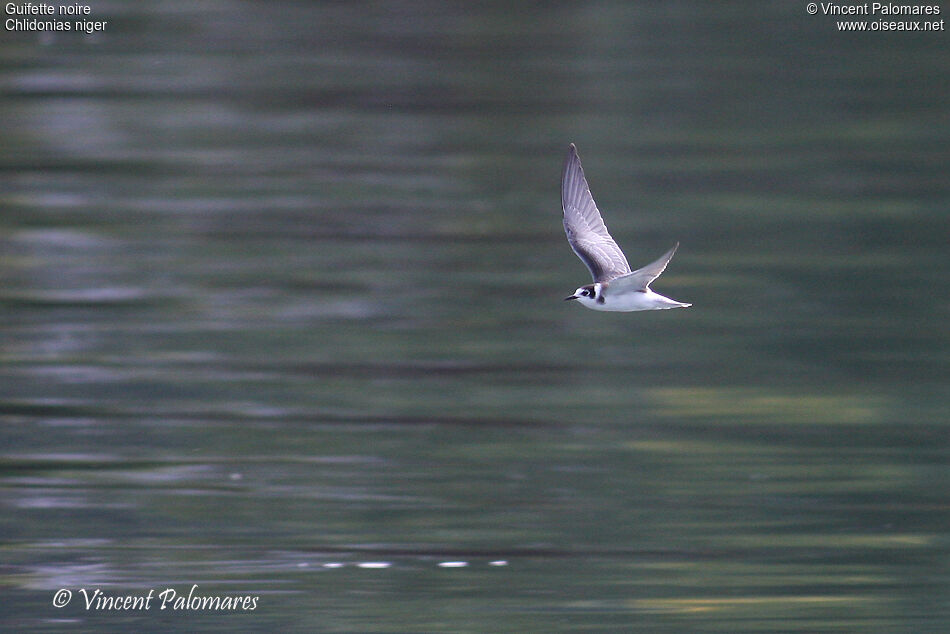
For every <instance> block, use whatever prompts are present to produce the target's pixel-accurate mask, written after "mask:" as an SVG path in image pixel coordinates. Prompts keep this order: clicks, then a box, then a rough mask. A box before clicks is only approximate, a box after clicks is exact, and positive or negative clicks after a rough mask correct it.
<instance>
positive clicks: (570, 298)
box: [564, 295, 577, 302]
mask: <svg viewBox="0 0 950 634" xmlns="http://www.w3.org/2000/svg"><path fill="white" fill-rule="evenodd" d="M572 299H577V295H571V296H570V297H565V298H564V301H565V302H569V301H571V300H572Z"/></svg>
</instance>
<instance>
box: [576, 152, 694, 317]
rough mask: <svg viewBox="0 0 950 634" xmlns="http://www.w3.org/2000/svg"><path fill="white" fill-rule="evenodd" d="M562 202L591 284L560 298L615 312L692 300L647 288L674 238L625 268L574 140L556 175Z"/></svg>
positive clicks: (673, 305)
mask: <svg viewBox="0 0 950 634" xmlns="http://www.w3.org/2000/svg"><path fill="white" fill-rule="evenodd" d="M561 206H562V207H563V208H564V232H565V233H567V241H568V242H569V243H570V245H571V248H572V249H573V250H574V253H576V254H577V257H579V258H580V259H581V261H582V262H583V263H584V264H586V265H587V268H588V269H590V274H591V276H593V278H594V283H593V284H588V285H587V286H581V287H580V288H578V289H577V290H576V291H574V294H573V295H571V296H570V297H565V298H564V300H565V301H567V300H572V299H576V300H577V301H579V302H580V303H581V304H583V305H584V306H586V307H587V308H590V309H593V310H606V311H618V312H630V311H635V310H662V309H664V308H686V307H687V306H691V304H684V303H683V302H678V301H676V300H672V299H670V298H669V297H663V296H662V295H660V294H658V293H654V292H653V291H652V290H650V283H651V282H652V281H653V280H655V279H656V278H658V277H660V274H661V273H662V272H663V271H664V269H666V265H667V264H669V262H670V260H671V259H672V258H673V254H674V253H676V247H678V246H679V242H677V243H676V244H675V245H673V248H672V249H670V250H669V251H667V252H666V253H665V254H663V257H661V258H660V259H659V260H657V261H656V262H653V263H652V264H647V265H646V266H644V267H643V268H641V269H637V270H636V271H631V270H630V265H629V264H627V258H626V257H625V256H624V254H623V251H621V250H620V247H619V246H617V243H616V242H614V239H613V238H611V237H610V234H609V233H607V227H606V225H604V220H603V218H601V217H600V212H599V211H598V210H597V204H596V203H594V198H593V197H592V196H591V195H590V187H589V186H588V185H587V179H586V178H584V169H583V168H582V167H581V160H580V158H578V156H577V148H575V147H574V144H573V143H571V147H570V149H569V150H568V153H567V162H566V163H565V164H564V175H563V176H562V177H561Z"/></svg>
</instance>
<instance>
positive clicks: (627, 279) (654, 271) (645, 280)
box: [611, 242, 680, 291]
mask: <svg viewBox="0 0 950 634" xmlns="http://www.w3.org/2000/svg"><path fill="white" fill-rule="evenodd" d="M679 246H680V243H679V242H677V243H676V244H674V245H673V248H672V249H670V250H669V251H667V252H666V253H664V254H663V255H662V256H661V257H660V259H658V260H657V261H656V262H651V263H650V264H647V265H646V266H644V267H643V268H640V269H637V270H636V271H634V272H633V273H630V274H628V275H624V276H622V277H619V278H616V279H615V280H613V281H612V282H611V287H616V288H618V289H623V290H631V291H634V290H635V291H645V290H647V288H648V287H649V286H650V282H652V281H653V280H655V279H656V278H658V277H660V274H661V273H663V271H665V270H666V265H667V264H669V263H670V260H672V259H673V254H674V253H676V249H677V248H679Z"/></svg>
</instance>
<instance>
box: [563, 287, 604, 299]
mask: <svg viewBox="0 0 950 634" xmlns="http://www.w3.org/2000/svg"><path fill="white" fill-rule="evenodd" d="M572 299H579V300H580V301H581V303H582V304H587V303H594V302H595V301H597V289H595V288H594V285H593V284H588V285H587V286H581V287H580V288H578V289H577V290H576V291H574V294H573V295H571V296H569V297H565V298H564V301H565V302H566V301H569V300H572Z"/></svg>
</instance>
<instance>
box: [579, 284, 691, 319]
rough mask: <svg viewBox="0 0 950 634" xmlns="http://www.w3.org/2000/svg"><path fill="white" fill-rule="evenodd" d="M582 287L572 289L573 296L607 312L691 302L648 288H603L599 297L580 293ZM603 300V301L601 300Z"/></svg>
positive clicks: (668, 306) (652, 308) (650, 308)
mask: <svg viewBox="0 0 950 634" xmlns="http://www.w3.org/2000/svg"><path fill="white" fill-rule="evenodd" d="M583 288H584V287H581V288H579V289H577V290H576V291H574V296H573V297H575V298H576V299H577V301H579V302H580V303H581V304H583V305H584V306H586V307H587V308H590V309H591V310H603V311H607V312H618V313H631V312H633V311H637V310H665V309H667V308H686V307H688V306H690V305H691V304H684V303H683V302H678V301H676V300H675V299H670V298H669V297H663V296H662V295H660V294H659V293H654V292H653V291H651V290H650V289H647V290H645V291H623V290H617V291H614V290H613V289H610V288H609V285H608V288H604V289H603V290H602V294H601V297H600V299H598V298H597V297H596V296H594V297H589V296H585V295H583V294H581V292H582V291H583ZM601 300H603V301H601Z"/></svg>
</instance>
